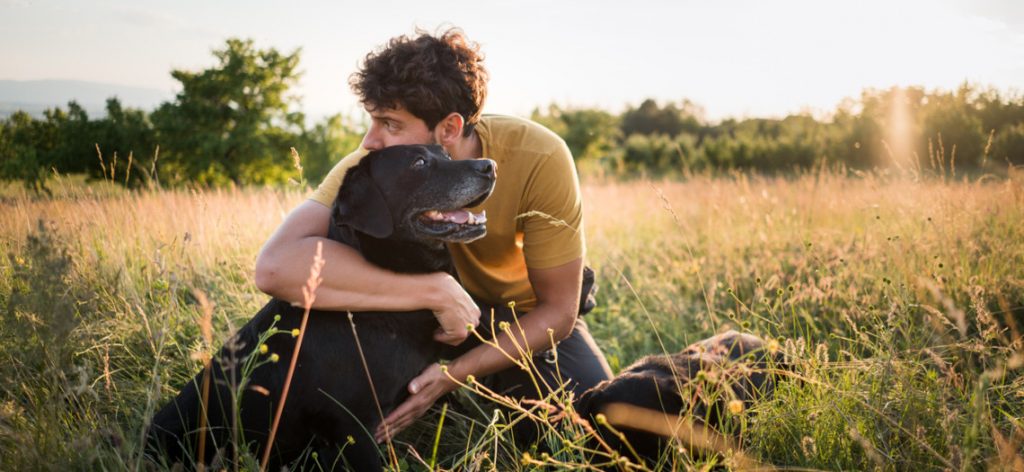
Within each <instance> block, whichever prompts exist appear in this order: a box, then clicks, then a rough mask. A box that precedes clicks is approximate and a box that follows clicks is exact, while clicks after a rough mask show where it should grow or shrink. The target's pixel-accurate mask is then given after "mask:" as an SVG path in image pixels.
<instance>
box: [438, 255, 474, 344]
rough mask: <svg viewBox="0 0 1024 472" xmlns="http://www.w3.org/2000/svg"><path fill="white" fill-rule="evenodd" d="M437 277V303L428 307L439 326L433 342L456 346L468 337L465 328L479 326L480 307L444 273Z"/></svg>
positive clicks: (467, 331)
mask: <svg viewBox="0 0 1024 472" xmlns="http://www.w3.org/2000/svg"><path fill="white" fill-rule="evenodd" d="M439 275H440V276H441V279H440V283H439V290H438V291H437V293H436V295H437V303H435V304H433V306H431V307H430V310H431V311H433V312H434V316H435V317H437V322H438V323H439V324H440V325H441V327H439V328H438V329H437V331H436V332H434V340H435V341H437V342H439V343H445V344H450V345H452V346H458V345H459V344H462V341H465V340H466V337H467V336H469V330H468V329H466V328H467V326H473V327H476V326H479V325H480V307H478V306H477V304H476V302H474V301H473V298H472V297H470V296H469V294H468V293H466V290H465V289H463V288H462V285H459V282H458V281H456V280H455V278H454V277H452V276H451V275H448V274H444V273H441V274H439Z"/></svg>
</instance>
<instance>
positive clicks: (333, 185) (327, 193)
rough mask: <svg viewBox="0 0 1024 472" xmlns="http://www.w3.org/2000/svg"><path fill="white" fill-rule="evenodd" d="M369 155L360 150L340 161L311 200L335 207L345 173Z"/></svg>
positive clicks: (314, 192)
mask: <svg viewBox="0 0 1024 472" xmlns="http://www.w3.org/2000/svg"><path fill="white" fill-rule="evenodd" d="M367 154H369V151H367V150H366V149H363V148H359V149H358V150H356V151H354V152H352V153H351V154H349V155H347V156H345V157H344V158H342V159H341V160H340V161H338V163H337V164H335V165H334V168H332V169H331V171H330V172H328V173H327V177H324V180H323V181H322V182H320V186H319V187H317V188H316V190H314V191H313V193H312V194H311V195H310V196H309V199H310V200H313V201H314V202H317V203H320V204H321V205H323V206H325V207H327V208H330V207H331V206H333V205H334V199H335V198H337V197H338V189H339V188H340V187H341V181H342V180H343V179H344V178H345V172H346V171H348V169H349V168H350V167H352V166H353V165H355V164H357V163H358V162H359V160H360V159H362V158H363V157H364V156H366V155H367Z"/></svg>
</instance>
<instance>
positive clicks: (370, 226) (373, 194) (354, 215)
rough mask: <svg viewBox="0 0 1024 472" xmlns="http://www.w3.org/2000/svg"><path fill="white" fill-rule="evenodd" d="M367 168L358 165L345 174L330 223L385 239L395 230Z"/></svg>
mask: <svg viewBox="0 0 1024 472" xmlns="http://www.w3.org/2000/svg"><path fill="white" fill-rule="evenodd" d="M367 169H368V166H366V165H359V166H356V167H355V168H353V169H352V170H350V171H349V175H346V176H345V180H344V183H342V185H341V188H340V189H338V199H337V200H335V202H334V210H333V212H332V220H333V221H332V224H334V225H337V226H348V227H350V228H352V229H354V230H356V231H359V232H361V233H366V234H368V235H370V236H373V237H375V238H386V237H388V236H391V233H392V232H394V230H395V227H394V224H393V223H392V221H391V210H389V209H388V204H387V201H385V200H384V194H382V193H381V192H380V189H378V188H377V185H376V184H375V183H374V182H373V178H372V177H371V176H370V173H369V172H368V171H367Z"/></svg>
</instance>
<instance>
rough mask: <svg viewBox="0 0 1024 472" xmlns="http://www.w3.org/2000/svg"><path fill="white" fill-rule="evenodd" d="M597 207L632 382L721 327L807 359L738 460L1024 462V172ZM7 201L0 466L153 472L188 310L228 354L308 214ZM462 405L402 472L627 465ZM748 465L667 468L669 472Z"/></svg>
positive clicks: (131, 199)
mask: <svg viewBox="0 0 1024 472" xmlns="http://www.w3.org/2000/svg"><path fill="white" fill-rule="evenodd" d="M583 192H584V199H585V203H586V207H585V208H586V219H585V221H586V235H587V245H588V259H589V262H590V264H591V265H592V266H593V267H594V268H595V269H596V270H597V272H598V278H599V307H598V308H597V309H596V310H595V311H594V312H592V313H591V314H590V315H588V322H589V323H590V326H591V331H592V332H593V333H594V335H595V338H596V339H597V341H598V343H599V344H600V345H601V347H602V348H603V349H604V351H605V353H606V354H607V356H608V358H609V361H610V363H611V365H612V366H613V368H614V369H615V370H618V369H620V368H622V367H624V366H626V365H627V364H628V363H630V362H631V361H632V360H634V359H637V358H638V357H640V356H642V355H646V354H651V353H655V352H661V351H663V350H667V351H675V350H678V349H680V348H682V347H683V346H685V345H686V344H688V343H690V342H693V341H695V340H697V339H700V338H703V337H706V336H708V335H711V334H713V333H715V332H718V331H720V330H722V329H725V328H727V327H735V328H737V329H743V330H746V331H751V332H754V333H757V334H760V335H762V336H764V337H767V338H772V339H775V340H777V341H778V342H779V343H780V345H781V346H783V348H784V349H785V350H786V352H787V354H788V355H789V356H790V358H791V359H794V361H795V365H796V367H795V369H794V371H793V374H792V376H793V379H791V381H787V382H785V383H783V385H782V386H781V387H780V388H779V389H778V391H777V393H776V395H775V397H774V398H773V399H771V400H769V401H766V402H763V403H762V404H759V405H757V406H755V407H754V408H752V409H750V410H746V411H742V412H738V413H736V415H735V418H734V420H735V421H734V423H733V425H734V429H733V431H731V434H733V435H734V436H735V437H737V438H738V443H737V444H739V447H740V448H742V457H745V458H750V459H751V460H755V461H757V462H759V463H761V464H775V465H777V466H788V467H809V468H817V469H846V470H850V469H856V470H864V469H872V468H881V469H893V470H906V469H912V468H914V469H921V468H923V469H952V470H976V469H984V468H989V467H992V468H1000V467H1007V468H1012V467H1015V466H1020V465H1021V464H1024V459H1022V458H1021V456H1020V455H1019V454H1018V452H1017V451H1019V450H1020V448H1021V447H1022V446H1024V422H1022V420H1021V418H1022V417H1024V380H1022V376H1021V375H1020V374H1021V372H1022V369H1024V348H1022V341H1021V338H1020V335H1021V330H1022V329H1024V269H1022V267H1024V229H1022V228H1024V178H1022V177H1021V176H1020V175H1019V174H1013V173H1011V175H1010V177H1009V178H1006V179H1001V180H993V179H982V180H980V181H978V180H964V179H962V180H944V179H938V180H914V179H903V178H895V177H886V176H880V175H875V174H861V175H841V174H838V173H835V172H819V173H810V174H806V175H802V176H798V177H794V178H790V179H768V178H759V177H749V176H743V175H735V176H732V177H719V178H710V177H701V176H695V177H692V178H690V179H688V180H687V181H685V182H668V181H634V182H614V181H591V182H588V183H586V184H585V185H584V186H583ZM3 195H4V197H3V199H2V200H0V202H2V203H0V221H3V222H4V224H3V226H2V229H0V255H2V256H3V258H2V262H0V308H2V311H0V313H2V316H3V317H4V318H3V320H2V321H0V468H3V469H4V470H22V469H31V468H36V469H38V468H42V469H50V468H59V469H64V468H86V469H122V468H127V469H134V468H136V467H139V465H140V464H142V463H143V462H142V461H141V449H140V446H139V443H140V438H141V436H140V433H141V431H142V428H143V427H144V421H145V419H146V418H148V417H149V416H150V415H151V414H152V411H153V410H154V409H155V408H156V407H158V405H159V404H161V403H162V402H164V401H166V400H167V399H168V398H169V397H170V396H171V395H173V394H174V393H176V391H177V388H179V387H180V386H181V385H182V384H183V383H184V382H186V381H188V380H189V379H191V377H192V376H193V374H194V373H195V372H196V370H197V369H198V368H199V367H200V364H199V363H198V362H197V361H196V360H193V359H191V358H190V353H192V352H194V351H196V350H197V348H198V347H199V346H200V345H201V341H200V339H201V336H200V332H199V328H198V327H197V326H196V324H195V323H194V319H195V317H196V314H197V313H199V312H200V310H201V309H200V307H199V304H198V303H197V300H196V299H195V297H194V296H193V295H192V291H191V288H192V287H196V288H198V289H200V290H202V291H203V292H205V293H206V294H208V296H209V298H210V299H211V301H212V302H214V304H215V306H216V309H215V310H214V313H213V326H214V344H217V343H220V342H223V340H224V339H225V338H226V337H227V336H228V335H229V334H230V332H231V331H232V330H233V329H234V327H237V326H239V325H240V324H242V323H243V322H244V321H245V320H246V319H247V318H248V317H249V316H251V315H252V314H254V313H255V312H256V311H257V310H258V308H259V307H260V306H262V305H263V303H264V302H265V301H266V297H265V296H264V295H262V294H260V293H259V292H258V291H257V290H256V288H255V286H254V284H253V283H252V273H251V270H252V266H253V262H254V259H255V255H256V254H257V252H258V250H259V247H260V245H261V244H262V242H263V241H264V240H265V239H266V238H267V237H268V236H269V234H270V232H271V231H272V230H273V229H274V228H275V227H276V226H277V225H278V224H280V222H281V221H282V219H283V217H284V215H285V213H286V212H287V211H288V210H289V209H290V208H292V207H293V206H294V205H296V204H297V203H299V202H300V201H301V200H302V198H303V196H304V193H303V192H301V191H282V190H255V189H241V190H230V191H227V190H219V191H203V192H191V191H163V192H141V193H125V192H123V191H120V190H118V189H116V188H114V187H112V186H109V187H108V186H103V185H88V186H85V185H80V184H79V183H77V182H74V181H71V180H68V181H65V182H63V183H62V184H61V185H60V186H58V188H57V191H56V192H55V195H54V196H53V197H52V198H43V199H38V198H35V197H33V196H31V195H28V194H24V193H21V192H19V191H17V190H15V189H8V190H6V191H4V192H3ZM40 220H43V221H44V223H43V224H42V225H40V223H39V221H40ZM467 391H476V393H464V394H462V395H461V396H460V398H461V400H460V402H462V403H463V408H459V409H458V411H452V410H446V413H445V414H444V415H440V416H439V415H438V414H434V415H432V416H429V417H428V418H426V419H425V420H424V421H421V422H420V423H419V424H418V425H417V427H416V428H413V429H412V430H411V431H409V432H407V433H406V434H405V435H404V436H402V437H400V438H399V444H402V445H403V446H402V447H399V448H398V453H399V455H400V456H401V457H400V458H399V460H398V464H399V465H398V467H401V468H413V469H418V468H434V467H440V468H445V469H460V470H461V469H469V470H479V469H490V468H497V469H499V470H510V469H517V468H519V469H534V468H539V467H542V466H543V464H548V465H550V466H555V467H583V466H586V465H587V464H588V463H589V462H594V461H600V460H607V461H611V462H607V463H606V465H610V466H621V467H627V465H626V464H633V463H635V462H636V460H635V459H630V458H628V457H627V458H625V459H624V461H625V462H616V461H618V460H619V459H622V458H616V457H613V456H611V455H610V454H606V455H601V454H603V453H601V451H597V452H598V453H599V454H598V455H597V456H595V455H594V454H595V451H587V450H585V448H586V447H587V446H586V438H587V434H588V433H587V430H586V427H584V426H592V425H582V424H581V423H580V422H579V421H578V419H574V418H572V417H571V415H570V416H569V417H564V416H563V417H559V416H558V415H557V413H554V412H551V411H549V410H548V409H546V408H545V407H543V406H538V405H523V406H522V407H521V408H520V409H519V410H516V409H514V408H513V410H512V411H513V413H508V412H507V411H500V410H495V409H494V404H493V402H492V400H494V398H488V397H489V396H490V394H488V393H487V392H482V391H479V390H478V389H477V388H476V387H474V386H468V388H467ZM566 400H567V399H565V398H558V397H557V396H556V397H553V398H550V399H549V402H550V403H552V404H559V403H563V404H564V403H565V402H566ZM516 412H518V414H519V415H520V416H516ZM524 415H531V416H533V417H535V418H536V419H542V420H545V421H547V422H548V423H549V424H551V425H552V426H551V427H550V428H548V429H545V433H544V435H543V437H542V439H543V441H544V443H545V444H546V445H547V448H546V449H544V451H545V452H538V451H540V450H525V451H524V450H519V449H517V448H516V447H515V445H514V444H512V443H511V441H509V437H508V434H509V433H508V429H507V426H508V425H509V424H511V423H514V422H516V421H518V420H519V419H520V417H521V416H524ZM442 431H443V433H444V434H442ZM405 446H409V447H405ZM424 457H429V459H424ZM735 457H738V456H730V455H728V454H726V455H725V456H718V455H711V456H707V455H705V456H692V455H690V454H689V453H688V451H684V450H682V448H681V447H679V448H668V449H667V450H666V453H665V455H664V457H663V458H662V463H661V465H662V466H667V467H673V468H680V469H686V468H701V467H704V466H706V465H709V464H718V463H722V462H721V461H725V464H726V465H729V464H732V465H736V464H737V462H735V461H734V462H729V461H730V458H733V459H734V458H735ZM1015 464H1016V465H1015ZM656 466H658V465H657V464H647V467H656Z"/></svg>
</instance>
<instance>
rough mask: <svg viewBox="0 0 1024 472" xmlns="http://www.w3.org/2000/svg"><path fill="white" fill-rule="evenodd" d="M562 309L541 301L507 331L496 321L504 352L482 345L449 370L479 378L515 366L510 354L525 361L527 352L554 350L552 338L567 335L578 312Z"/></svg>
mask: <svg viewBox="0 0 1024 472" xmlns="http://www.w3.org/2000/svg"><path fill="white" fill-rule="evenodd" d="M563 311H565V310H564V309H562V308H560V307H558V306H555V305H543V304H541V305H538V306H537V307H536V308H535V309H534V310H533V311H531V312H530V313H527V314H525V315H523V316H521V317H520V318H519V324H518V326H517V325H516V324H515V323H511V324H510V326H509V327H508V330H507V331H506V330H502V329H501V328H500V327H499V326H498V325H497V324H496V325H495V326H494V328H495V331H496V334H495V336H494V340H495V341H497V343H498V346H500V348H501V351H499V350H498V349H496V348H494V347H493V346H491V345H487V344H482V345H480V346H477V347H475V348H473V349H472V350H470V351H469V352H467V353H465V354H463V355H462V356H460V357H459V358H457V359H455V360H453V361H452V362H451V363H450V364H449V366H448V372H449V373H450V374H451V375H452V377H455V378H456V379H458V380H459V381H465V379H466V377H467V376H468V375H473V376H475V377H478V378H479V377H483V376H485V375H490V374H493V373H495V372H499V371H502V370H504V369H507V368H509V367H512V366H513V365H514V363H513V361H512V359H509V357H508V356H511V357H512V358H515V359H517V360H523V361H525V360H526V357H524V355H526V356H530V355H532V354H534V353H537V352H540V351H544V350H546V349H551V347H552V341H554V342H558V341H561V340H562V339H564V338H565V337H567V336H568V335H569V334H570V333H572V329H573V325H574V324H575V319H576V318H575V313H571V314H570V313H563ZM520 327H522V329H520ZM549 329H550V330H551V332H550V333H549V332H548V330H549ZM513 337H514V341H513ZM517 346H518V347H517ZM502 351H504V353H502ZM506 354H507V355H506ZM552 387H554V386H552Z"/></svg>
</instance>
